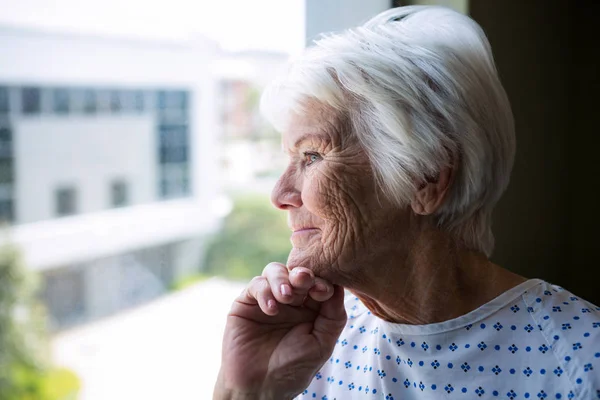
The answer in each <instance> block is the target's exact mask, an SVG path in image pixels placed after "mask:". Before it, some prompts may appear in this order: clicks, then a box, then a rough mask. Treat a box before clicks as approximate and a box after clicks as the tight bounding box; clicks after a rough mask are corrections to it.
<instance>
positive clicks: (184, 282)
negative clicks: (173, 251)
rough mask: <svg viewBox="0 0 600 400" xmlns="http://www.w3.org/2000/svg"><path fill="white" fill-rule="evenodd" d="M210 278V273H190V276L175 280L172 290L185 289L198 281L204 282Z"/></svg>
mask: <svg viewBox="0 0 600 400" xmlns="http://www.w3.org/2000/svg"><path fill="white" fill-rule="evenodd" d="M208 278H209V276H208V275H206V274H201V273H196V274H193V275H189V276H186V277H184V278H181V279H178V280H176V281H175V282H173V283H172V284H171V287H170V290H172V291H177V290H183V289H185V288H187V287H190V286H192V285H195V284H196V283H198V282H202V281H204V280H206V279H208Z"/></svg>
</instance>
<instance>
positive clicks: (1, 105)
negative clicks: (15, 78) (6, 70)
mask: <svg viewBox="0 0 600 400" xmlns="http://www.w3.org/2000/svg"><path fill="white" fill-rule="evenodd" d="M9 110H10V104H9V99H8V88H7V87H4V86H0V113H2V114H6V113H8V111H9Z"/></svg>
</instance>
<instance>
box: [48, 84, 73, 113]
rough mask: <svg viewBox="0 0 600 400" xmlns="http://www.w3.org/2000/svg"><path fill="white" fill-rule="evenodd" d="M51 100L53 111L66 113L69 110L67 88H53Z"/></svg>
mask: <svg viewBox="0 0 600 400" xmlns="http://www.w3.org/2000/svg"><path fill="white" fill-rule="evenodd" d="M52 100H53V102H54V106H53V108H54V112H55V113H57V114H67V113H68V112H69V91H68V90H67V89H54V91H53V94H52Z"/></svg>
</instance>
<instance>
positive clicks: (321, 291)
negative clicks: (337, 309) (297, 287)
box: [308, 277, 334, 302]
mask: <svg viewBox="0 0 600 400" xmlns="http://www.w3.org/2000/svg"><path fill="white" fill-rule="evenodd" d="M333 293H334V288H333V285H332V284H331V283H329V282H328V281H326V280H325V279H323V278H319V277H315V284H314V286H313V287H312V288H310V289H309V291H308V296H309V297H310V298H311V299H313V300H316V301H318V302H324V301H327V300H329V299H330V298H331V296H333Z"/></svg>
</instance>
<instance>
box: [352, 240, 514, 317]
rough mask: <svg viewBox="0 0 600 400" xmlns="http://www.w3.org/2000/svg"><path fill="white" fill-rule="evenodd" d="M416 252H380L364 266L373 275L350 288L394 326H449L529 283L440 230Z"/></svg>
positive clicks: (417, 246) (418, 245)
mask: <svg viewBox="0 0 600 400" xmlns="http://www.w3.org/2000/svg"><path fill="white" fill-rule="evenodd" d="M410 248H411V250H410V251H409V252H408V256H407V255H406V254H404V255H403V256H402V255H400V254H398V252H399V250H398V246H390V247H389V248H388V251H385V252H378V253H377V254H378V257H377V259H376V260H369V261H370V262H369V264H370V265H364V267H365V269H366V270H368V271H372V272H371V273H369V274H368V277H367V278H366V279H364V276H363V279H361V280H360V281H359V282H357V281H352V280H351V281H350V283H349V284H348V285H346V287H347V289H349V290H350V291H351V292H353V293H354V294H355V295H356V296H357V297H358V298H359V299H360V300H361V301H362V302H363V304H365V306H366V307H367V308H368V309H369V310H370V311H371V312H372V313H373V314H374V315H376V316H377V317H379V318H381V319H383V320H386V321H389V322H394V323H404V324H413V325H423V324H430V323H435V322H442V321H447V320H450V319H453V318H456V317H459V316H461V315H464V314H467V313H468V312H470V311H473V310H474V309H476V308H478V307H480V306H481V305H483V304H485V303H487V302H489V301H490V300H492V299H494V298H495V297H497V296H499V295H500V294H502V293H503V292H505V291H506V290H509V289H511V288H513V287H514V286H516V285H518V284H520V283H522V282H524V281H525V278H523V277H521V276H519V275H516V274H513V273H512V272H510V271H508V270H505V269H503V268H501V267H499V266H498V265H496V264H494V263H492V262H490V261H489V260H488V259H487V258H486V257H485V256H484V255H482V254H480V253H476V252H473V251H469V250H466V249H464V248H461V247H460V246H459V245H458V244H457V243H456V241H455V240H453V239H452V238H451V237H450V236H449V235H448V234H446V233H443V232H440V231H439V230H431V231H429V232H424V233H421V234H420V235H418V237H417V238H416V239H415V240H414V242H413V243H412V245H411V246H410Z"/></svg>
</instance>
